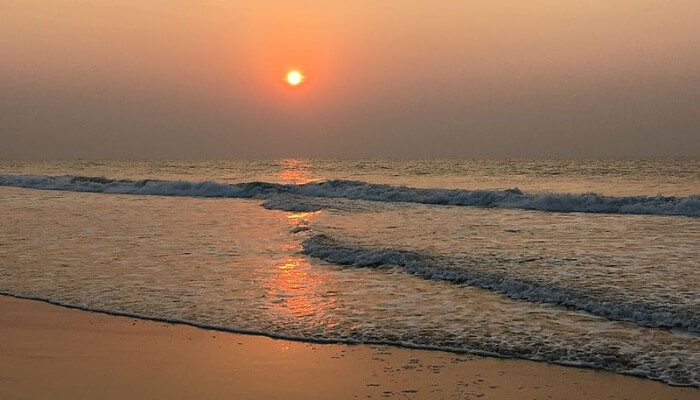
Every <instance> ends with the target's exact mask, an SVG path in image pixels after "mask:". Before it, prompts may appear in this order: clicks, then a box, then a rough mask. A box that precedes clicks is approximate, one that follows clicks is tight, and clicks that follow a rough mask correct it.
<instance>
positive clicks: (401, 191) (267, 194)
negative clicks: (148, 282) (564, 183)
mask: <svg viewBox="0 0 700 400" xmlns="http://www.w3.org/2000/svg"><path fill="white" fill-rule="evenodd" d="M0 186H14V187H22V188H32V189H45V190H69V191H77V192H94V193H118V194H139V195H161V196H195V197H229V198H257V199H272V200H271V201H270V202H269V203H267V205H266V207H268V208H277V207H279V208H280V209H284V210H286V209H288V210H290V211H310V210H311V211H313V210H317V209H318V206H317V205H309V204H308V203H305V202H301V201H299V199H297V200H296V204H292V203H290V202H289V201H288V200H284V201H282V200H276V199H273V198H274V197H275V196H284V195H293V196H297V197H298V196H306V197H323V198H346V199H352V200H370V201H382V202H408V203H422V204H436V205H456V206H474V207H496V208H511V209H525V210H538V211H554V212H584V213H611V214H653V215H684V216H690V217H700V195H693V196H689V197H674V196H670V197H665V196H627V197H613V196H602V195H598V194H595V193H586V194H567V193H545V194H528V193H523V192H522V191H520V190H518V189H508V190H463V189H421V188H409V187H404V186H391V185H383V184H374V183H367V182H359V181H346V180H331V181H326V182H313V183H307V184H303V185H293V184H287V185H285V184H278V183H267V182H249V183H240V184H223V183H217V182H209V181H207V182H186V181H165V180H113V179H107V178H104V177H80V176H45V175H7V174H0Z"/></svg>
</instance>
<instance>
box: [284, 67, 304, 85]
mask: <svg viewBox="0 0 700 400" xmlns="http://www.w3.org/2000/svg"><path fill="white" fill-rule="evenodd" d="M285 80H286V81H287V83H288V84H290V85H292V86H297V85H298V84H300V83H301V82H303V81H304V75H302V74H301V72H299V71H297V70H295V69H293V70H291V71H289V72H287V77H286V78H285Z"/></svg>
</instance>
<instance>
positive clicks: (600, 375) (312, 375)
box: [0, 296, 700, 400]
mask: <svg viewBox="0 0 700 400" xmlns="http://www.w3.org/2000/svg"><path fill="white" fill-rule="evenodd" d="M698 396H700V393H699V392H698V390H697V389H693V388H681V387H672V386H668V385H665V384H663V383H659V382H653V381H650V380H645V379H640V378H635V377H630V376H622V375H618V374H613V373H607V372H601V371H594V370H588V369H579V368H570V367H562V366H556V365H548V364H545V363H536V362H529V361H520V360H501V359H495V358H482V357H473V356H468V355H460V354H452V353H446V352H438V351H422V350H409V349H400V348H395V347H385V346H363V345H355V346H349V345H319V344H311V343H301V342H293V341H286V340H276V339H270V338H267V337H261V336H250V335H238V334H230V333H223V332H217V331H209V330H203V329H198V328H194V327H190V326H184V325H173V324H164V323H159V322H152V321H143V320H138V319H133V318H126V317H115V316H110V315H105V314H99V313H91V312H85V311H79V310H73V309H67V308H63V307H59V306H54V305H50V304H46V303H42V302H38V301H30V300H20V299H16V298H11V297H4V296H0V398H2V399H39V398H41V399H49V398H51V399H78V398H101V399H123V398H133V399H153V398H168V399H187V398H201V399H218V398H237V399H330V398H334V399H372V398H374V399H383V398H397V399H442V398H445V399H669V400H671V399H697V398H698Z"/></svg>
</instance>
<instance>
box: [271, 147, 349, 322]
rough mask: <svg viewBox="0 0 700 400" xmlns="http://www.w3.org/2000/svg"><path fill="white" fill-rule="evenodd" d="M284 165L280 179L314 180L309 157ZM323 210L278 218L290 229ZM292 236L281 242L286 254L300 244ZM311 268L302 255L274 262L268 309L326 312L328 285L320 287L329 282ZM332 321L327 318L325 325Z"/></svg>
mask: <svg viewBox="0 0 700 400" xmlns="http://www.w3.org/2000/svg"><path fill="white" fill-rule="evenodd" d="M283 166H284V168H283V169H282V170H281V171H280V172H279V175H278V178H279V179H280V181H281V183H291V184H304V183H308V182H312V181H314V180H317V179H311V178H310V172H309V170H310V165H309V162H308V160H298V159H287V160H283ZM322 212H323V211H315V212H284V215H283V216H281V218H280V219H281V222H282V223H284V224H288V225H289V229H290V230H292V229H298V228H306V227H308V226H309V225H310V223H311V221H312V219H314V218H315V217H317V216H319V215H320V214H321V213H322ZM291 239H292V240H290V241H287V242H285V243H283V244H282V248H283V250H284V252H285V253H288V254H295V253H298V252H299V251H300V250H301V247H300V244H299V243H298V242H297V241H296V240H294V238H291ZM311 268H313V267H312V266H311V265H310V264H309V262H308V259H307V258H306V257H304V256H301V255H292V256H288V257H285V258H284V259H281V260H279V261H278V262H276V264H275V271H276V272H277V273H276V274H274V275H273V276H272V277H271V278H270V280H269V281H268V282H267V290H266V296H267V297H269V298H273V299H275V300H272V309H271V310H270V312H271V313H273V314H276V315H277V316H285V317H287V318H289V317H292V318H295V319H313V318H314V317H315V316H318V315H324V314H326V313H325V312H324V308H325V307H327V306H328V305H329V304H328V302H329V298H328V297H326V296H321V294H322V293H326V292H329V291H331V288H330V287H329V288H328V289H327V290H323V286H325V285H327V284H328V282H326V281H325V279H324V276H325V275H322V274H312V273H310V270H311ZM335 324H336V323H334V322H329V323H327V324H326V326H328V327H332V326H334V325H335Z"/></svg>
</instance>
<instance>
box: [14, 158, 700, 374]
mask: <svg viewBox="0 0 700 400" xmlns="http://www.w3.org/2000/svg"><path fill="white" fill-rule="evenodd" d="M699 195H700V160H695V159H652V160H542V161H517V160H515V161H489V160H476V161H469V160H443V161H440V160H423V161H415V160H414V161H402V160H371V161H362V160H345V161H343V160H273V161H168V162H166V161H143V162H127V161H123V162H95V161H65V162H10V161H0V292H2V293H5V294H12V295H16V296H21V297H28V298H37V299H43V300H48V301H52V302H55V303H59V304H64V305H70V306H75V307H80V308H85V309H91V310H100V311H107V312H111V313H116V314H127V315H137V316H142V317H148V318H154V319H159V320H165V321H180V322H186V323H190V324H193V325H198V326H206V327H214V328H218V329H224V330H230V331H235V332H250V333H261V334H266V335H269V336H273V337H283V338H293V339H300V340H308V341H317V342H347V343H385V344H393V345H400V346H407V347H419V348H430V349H444V350H448V351H455V352H467V353H474V354H484V355H491V356H498V357H517V358H524V359H531V360H539V361H547V362H551V363H558V364H564V365H578V366H587V367H593V368H599V369H604V370H609V371H613V372H618V373H623V374H632V375H637V376H643V377H648V378H651V379H657V380H661V381H664V382H667V383H670V384H677V385H689V386H696V387H700V246H699V245H698V243H700V218H699V217H700V196H699Z"/></svg>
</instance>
